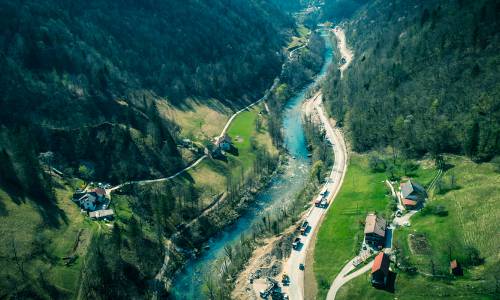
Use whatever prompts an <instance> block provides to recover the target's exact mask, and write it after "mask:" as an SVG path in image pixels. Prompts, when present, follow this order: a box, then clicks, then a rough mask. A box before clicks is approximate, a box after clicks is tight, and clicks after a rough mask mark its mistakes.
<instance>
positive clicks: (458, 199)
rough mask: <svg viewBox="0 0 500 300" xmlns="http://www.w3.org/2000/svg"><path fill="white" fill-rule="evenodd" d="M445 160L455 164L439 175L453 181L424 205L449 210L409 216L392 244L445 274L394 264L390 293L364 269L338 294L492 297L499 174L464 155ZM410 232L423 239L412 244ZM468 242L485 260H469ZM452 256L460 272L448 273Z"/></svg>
mask: <svg viewBox="0 0 500 300" xmlns="http://www.w3.org/2000/svg"><path fill="white" fill-rule="evenodd" d="M447 161H448V162H449V163H451V164H452V165H453V167H452V168H451V169H449V170H448V171H447V172H446V173H445V175H444V176H443V181H444V182H445V183H446V182H450V181H451V178H452V177H453V178H455V180H456V187H455V189H453V190H449V191H447V192H445V193H435V194H434V196H432V197H431V199H430V201H429V203H428V205H430V206H431V207H433V206H437V205H441V206H443V207H445V208H446V210H447V211H448V215H447V216H437V215H434V214H425V213H424V214H422V213H419V214H417V215H415V216H414V217H413V218H412V220H411V223H412V226H411V227H410V228H405V229H403V230H398V231H397V232H396V233H395V245H398V247H399V248H400V251H401V256H402V257H408V258H409V263H410V264H411V265H413V266H415V267H416V268H417V269H418V271H420V272H424V273H427V274H431V273H432V272H433V271H432V267H431V266H432V264H431V261H432V263H433V264H434V273H435V274H437V275H440V276H444V278H430V277H428V276H423V275H408V274H405V273H403V272H402V271H398V270H396V272H397V273H398V275H397V277H396V290H395V293H394V294H392V293H388V292H385V291H381V290H376V289H373V288H371V287H370V286H369V283H368V282H367V280H368V278H369V277H368V276H369V275H368V274H366V275H363V276H361V277H360V278H357V279H355V280H353V281H352V282H350V283H348V284H347V285H346V286H344V287H343V288H342V289H341V290H340V291H339V294H338V296H339V299H353V298H359V299H363V298H369V299H394V298H395V297H397V298H400V299H425V298H427V299H428V298H429V297H431V298H444V299H494V296H493V293H494V292H495V288H497V289H498V287H495V276H496V278H497V279H496V280H499V279H500V267H499V261H500V257H499V249H500V238H499V234H500V231H499V230H498V218H499V217H500V210H499V209H498V206H497V205H498V203H499V201H500V196H499V192H500V188H499V187H498V183H499V182H500V174H499V173H498V172H496V171H495V167H494V166H493V165H492V164H488V163H485V164H475V163H473V162H471V161H469V160H468V159H465V158H462V157H449V158H448V159H447ZM409 234H413V235H417V234H421V235H422V236H423V238H422V240H423V241H424V242H423V243H421V244H419V247H417V246H413V247H410V237H409ZM422 244H423V245H422ZM412 245H413V244H412ZM470 247H472V248H474V249H476V250H477V251H478V252H479V257H480V258H481V259H483V260H484V264H481V265H479V266H472V265H471V262H469V260H470V251H471V250H468V249H470ZM450 256H451V258H452V259H458V261H459V262H461V263H462V265H463V266H464V276H463V277H461V278H456V279H454V278H450V277H448V273H449V271H448V266H449V259H450ZM497 292H498V290H497ZM497 295H498V294H497Z"/></svg>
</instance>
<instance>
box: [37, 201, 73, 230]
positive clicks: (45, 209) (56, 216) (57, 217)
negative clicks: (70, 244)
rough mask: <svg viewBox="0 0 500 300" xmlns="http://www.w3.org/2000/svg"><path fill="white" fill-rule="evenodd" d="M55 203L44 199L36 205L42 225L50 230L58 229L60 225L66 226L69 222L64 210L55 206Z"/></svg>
mask: <svg viewBox="0 0 500 300" xmlns="http://www.w3.org/2000/svg"><path fill="white" fill-rule="evenodd" d="M56 201H57V200H55V199H45V201H40V202H37V203H36V204H37V209H38V213H39V214H40V216H41V217H42V219H43V222H44V224H45V225H47V226H49V227H51V228H60V227H61V225H62V224H65V225H67V224H68V222H69V219H68V216H66V213H65V212H64V210H62V209H60V208H59V207H58V206H57V202H56Z"/></svg>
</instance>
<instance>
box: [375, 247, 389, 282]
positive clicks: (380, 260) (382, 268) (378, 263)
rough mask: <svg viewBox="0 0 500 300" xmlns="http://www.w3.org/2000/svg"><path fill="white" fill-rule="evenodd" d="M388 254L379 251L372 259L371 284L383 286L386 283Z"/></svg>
mask: <svg viewBox="0 0 500 300" xmlns="http://www.w3.org/2000/svg"><path fill="white" fill-rule="evenodd" d="M389 265H390V260H389V256H388V255H387V254H385V253H384V252H380V253H379V254H378V255H377V256H376V257H375V260H374V261H373V266H372V280H371V281H372V285H373V286H374V287H378V288H385V287H386V285H387V276H388V275H389Z"/></svg>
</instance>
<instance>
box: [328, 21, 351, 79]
mask: <svg viewBox="0 0 500 300" xmlns="http://www.w3.org/2000/svg"><path fill="white" fill-rule="evenodd" d="M332 31H333V33H334V34H335V37H336V38H337V47H338V48H339V51H340V55H341V56H342V57H343V58H344V59H345V63H344V64H342V65H341V66H340V67H339V69H340V78H342V77H344V72H345V70H347V68H348V67H349V65H350V64H351V62H352V59H353V58H354V53H353V52H352V51H351V50H349V49H348V48H347V42H346V39H345V33H344V30H343V29H342V28H341V27H335V29H333V30H332Z"/></svg>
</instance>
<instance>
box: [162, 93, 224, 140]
mask: <svg viewBox="0 0 500 300" xmlns="http://www.w3.org/2000/svg"><path fill="white" fill-rule="evenodd" d="M159 109H160V111H161V112H162V113H163V114H164V115H165V116H166V117H167V118H168V119H169V120H172V121H174V122H175V123H176V124H178V125H179V127H180V128H181V132H180V135H181V136H182V137H183V138H189V139H191V140H195V141H203V140H206V139H211V138H213V137H215V136H217V135H219V134H220V131H221V130H222V128H223V127H224V125H225V124H226V122H227V120H228V119H229V117H230V116H231V115H232V114H233V112H232V111H231V110H230V109H229V108H228V107H226V106H224V105H223V104H222V103H221V102H219V101H217V100H215V99H205V100H203V101H196V100H193V99H191V100H187V101H186V102H185V103H183V105H182V106H173V105H169V104H167V102H165V103H162V105H161V106H160V108H159Z"/></svg>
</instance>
